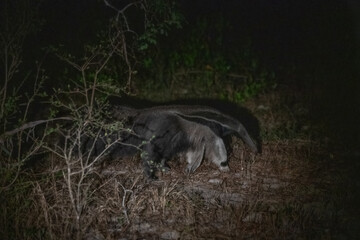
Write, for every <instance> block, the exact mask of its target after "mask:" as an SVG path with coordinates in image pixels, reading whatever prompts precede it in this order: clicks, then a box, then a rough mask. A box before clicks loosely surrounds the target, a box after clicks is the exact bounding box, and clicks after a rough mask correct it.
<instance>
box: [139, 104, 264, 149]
mask: <svg viewBox="0 0 360 240" xmlns="http://www.w3.org/2000/svg"><path fill="white" fill-rule="evenodd" d="M138 111H140V112H141V113H142V114H144V113H146V112H148V113H153V112H168V113H173V114H176V115H178V116H180V117H182V118H184V119H186V120H188V121H191V122H196V123H199V124H201V125H205V126H208V127H209V128H210V129H211V130H212V131H213V132H214V133H215V134H216V135H218V136H220V137H223V136H226V135H229V134H234V133H235V134H238V135H239V136H240V138H241V139H242V140H243V141H244V142H245V143H246V144H247V145H248V146H249V147H250V148H251V149H252V150H253V151H254V152H258V147H257V145H256V144H255V142H254V141H253V140H252V139H251V137H250V135H249V133H248V132H247V130H246V128H245V127H244V125H242V124H241V123H240V122H239V121H238V120H237V119H235V118H233V117H231V116H229V115H226V114H224V113H222V112H220V111H218V110H217V109H214V108H211V107H208V106H197V105H195V106H192V105H167V106H156V107H152V108H146V109H138Z"/></svg>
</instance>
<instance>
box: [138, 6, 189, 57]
mask: <svg viewBox="0 0 360 240" xmlns="http://www.w3.org/2000/svg"><path fill="white" fill-rule="evenodd" d="M144 8H145V11H147V13H148V14H146V15H145V26H144V27H145V31H144V33H143V34H142V35H140V37H139V39H138V49H139V50H140V51H145V50H148V49H149V48H150V47H151V46H154V45H156V44H157V43H158V39H159V36H167V35H168V32H169V31H170V30H171V29H173V28H181V27H182V22H183V16H182V15H181V13H180V12H178V11H176V9H177V8H176V2H175V1H173V0H171V1H168V0H153V1H147V2H146V4H144Z"/></svg>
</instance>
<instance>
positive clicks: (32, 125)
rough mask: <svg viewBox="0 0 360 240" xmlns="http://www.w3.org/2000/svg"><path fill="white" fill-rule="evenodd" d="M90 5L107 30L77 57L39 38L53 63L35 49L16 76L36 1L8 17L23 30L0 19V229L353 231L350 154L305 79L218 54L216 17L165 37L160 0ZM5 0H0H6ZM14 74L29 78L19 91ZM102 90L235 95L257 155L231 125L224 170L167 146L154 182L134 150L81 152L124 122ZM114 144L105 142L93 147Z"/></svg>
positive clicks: (194, 235)
mask: <svg viewBox="0 0 360 240" xmlns="http://www.w3.org/2000/svg"><path fill="white" fill-rule="evenodd" d="M6 2H9V1H6ZM21 2H24V3H30V1H26V0H23V1H21ZM102 4H103V6H105V7H107V8H108V9H111V10H112V11H114V12H113V14H114V18H113V19H112V20H111V21H110V22H108V28H107V29H103V32H102V33H106V34H103V35H106V36H107V37H106V38H104V37H102V38H101V37H100V39H99V38H97V39H96V40H94V42H96V43H95V44H94V43H91V44H90V43H89V44H84V45H86V46H85V47H84V49H83V52H82V55H81V57H80V56H78V55H79V54H74V55H72V54H69V53H68V52H67V51H66V50H64V48H63V46H55V47H54V46H52V47H49V46H46V47H47V50H46V51H47V54H48V55H51V56H52V57H53V58H56V61H57V65H56V68H62V69H61V70H60V72H62V73H61V74H59V72H58V71H57V72H53V71H52V69H51V68H50V69H45V67H44V62H46V61H45V60H44V61H39V62H37V64H36V67H35V68H34V69H35V71H30V72H29V74H23V69H22V61H21V58H22V51H21V50H22V49H23V47H24V41H25V39H26V36H27V35H29V34H33V33H34V32H36V30H37V29H36V28H34V25H33V24H35V23H36V26H40V25H39V23H40V22H41V21H39V20H38V19H37V18H36V11H37V10H38V9H35V10H34V11H30V12H26V11H25V10H29V9H32V8H29V6H28V5H26V4H24V5H23V6H22V7H24V9H23V11H24V12H26V13H29V14H25V15H22V16H23V17H24V19H26V20H27V21H19V22H13V23H14V25H13V26H14V29H17V27H18V28H19V29H23V30H22V33H23V34H24V36H23V35H21V36H18V35H16V34H13V32H12V31H11V30H9V29H10V28H8V27H7V26H9V21H2V23H1V24H2V25H1V27H2V28H1V33H2V35H1V36H6V37H2V38H1V54H2V55H3V56H5V61H4V62H3V66H4V69H5V71H4V76H5V84H4V85H3V86H1V89H0V99H1V105H0V124H1V131H0V133H1V134H0V147H1V155H0V238H1V239H88V240H90V239H92V240H95V239H96V240H102V239H333V238H335V239H355V238H356V237H358V236H359V231H358V216H359V214H360V212H359V208H356V207H354V206H356V204H358V200H359V196H358V194H357V193H358V191H357V187H358V185H357V184H358V182H357V180H356V179H357V178H356V174H357V169H358V168H359V164H358V163H357V162H356V161H355V158H356V152H353V151H351V150H349V149H346V148H344V145H343V144H338V142H335V141H334V140H333V139H332V135H331V134H328V133H327V130H328V128H325V126H324V124H321V123H320V122H319V121H314V119H313V114H312V113H313V111H314V109H316V107H317V106H314V105H313V104H314V102H313V99H311V98H309V97H306V96H310V95H311V94H312V93H313V92H316V90H313V89H309V88H306V87H304V86H301V84H299V85H297V84H283V83H282V82H281V81H280V80H279V79H278V78H277V76H276V75H275V74H274V73H273V72H272V71H270V70H268V69H266V68H265V67H263V66H261V62H260V60H258V58H257V57H256V55H255V54H254V53H252V51H251V47H250V46H249V43H246V44H243V45H242V46H240V47H239V48H238V49H235V50H234V51H231V52H228V51H227V50H226V49H223V46H224V44H223V43H224V41H225V38H224V36H223V34H224V32H226V31H229V29H230V28H231V26H229V23H227V22H226V20H225V19H224V18H223V16H217V17H216V19H210V18H206V17H204V18H200V19H198V21H197V22H198V24H197V25H195V26H186V25H185V26H186V27H187V28H190V27H192V28H191V29H190V30H189V29H186V31H185V32H186V33H187V34H188V35H185V36H184V37H183V38H181V39H179V41H171V37H173V36H174V35H172V33H173V32H172V31H180V30H179V28H181V26H183V24H184V21H183V17H182V16H181V15H180V14H179V13H178V12H177V11H176V8H175V3H174V2H172V1H163V0H156V1H151V3H150V1H145V0H144V1H143V0H141V1H137V2H132V3H131V4H129V5H126V6H123V7H122V8H118V6H113V5H112V4H111V2H110V1H106V0H104V1H103V2H102ZM6 6H7V7H8V8H7V9H6V10H7V11H9V12H11V9H12V10H14V9H16V8H12V7H14V6H13V5H11V4H8V5H6ZM2 9H5V8H2ZM128 9H132V11H134V12H135V13H136V14H139V13H141V14H142V15H141V20H143V21H142V23H143V24H144V25H142V26H141V27H139V26H137V25H136V24H134V25H131V24H128V22H127V21H128V20H129V21H130V20H131V19H132V18H131V17H130V16H131V13H128V12H127V10H128ZM12 14H15V16H16V14H19V13H18V12H13V13H12ZM127 14H129V15H127ZM132 14H134V13H132ZM3 16H7V15H3ZM9 16H10V15H9ZM138 16H140V15H138ZM24 22H26V23H27V24H24ZM133 26H136V27H134V28H132V27H133ZM213 26H215V28H214V29H215V30H210V29H211V28H212V27H213ZM138 28H139V29H140V30H139V29H138ZM176 29H177V30H176ZM212 31H215V32H212ZM15 32H16V31H15ZM209 33H211V34H215V35H216V36H217V37H216V38H211V37H212V35H211V36H209ZM175 36H178V35H175ZM166 39H170V41H166ZM15 40H16V41H15ZM160 46H166V48H165V47H164V48H160ZM65 49H66V48H65ZM164 49H165V50H164ZM139 63H141V64H140V66H139ZM45 65H46V64H45ZM24 67H25V66H24ZM52 67H54V66H52ZM18 72H20V73H18ZM56 74H58V75H56ZM26 81H28V82H26ZM291 81H292V79H290V80H289V82H291ZM18 83H21V84H18ZM46 83H48V85H50V88H49V87H48V85H47V84H46ZM19 86H20V87H19ZM24 86H26V87H28V86H32V87H31V88H27V89H31V90H30V91H25V90H24V89H25V87H24ZM21 92H26V93H25V94H20V93H21ZM110 95H122V96H124V95H130V96H132V97H135V98H137V99H148V100H152V101H154V102H164V101H172V100H176V99H193V98H203V99H208V98H210V99H218V100H222V101H228V102H231V103H232V104H236V105H240V104H241V105H242V106H243V107H245V108H247V109H249V110H250V111H251V112H252V113H253V114H254V116H255V117H256V118H257V119H258V120H259V122H260V127H261V138H262V153H261V154H254V153H251V152H249V151H247V148H246V147H245V146H244V144H243V143H242V142H241V141H240V140H239V139H237V138H236V137H233V138H232V139H231V140H232V141H231V143H230V145H229V167H230V169H231V170H230V171H229V172H226V173H223V172H220V171H219V170H218V169H216V168H215V167H213V166H211V165H207V164H205V163H203V164H202V165H201V166H200V167H199V168H198V169H197V170H196V172H195V173H193V174H190V175H188V174H186V173H185V171H184V170H185V165H186V163H185V162H184V159H183V158H182V157H181V156H179V157H177V158H176V159H173V160H172V161H171V162H170V167H171V170H170V171H169V172H161V173H160V176H159V180H156V181H155V180H149V179H147V178H146V177H145V174H144V173H143V168H142V166H141V160H140V156H135V157H132V158H124V159H116V160H112V161H110V160H108V159H107V157H106V151H103V152H101V153H99V154H98V156H97V157H95V158H91V157H90V154H89V152H91V151H92V150H93V149H94V148H95V146H94V145H90V146H89V151H88V152H85V153H84V152H83V151H82V150H80V148H81V146H82V143H83V141H84V139H85V137H86V138H89V137H90V138H92V139H95V140H96V139H98V138H99V137H100V136H101V134H103V133H106V134H109V135H111V134H112V133H114V132H119V131H127V132H130V133H131V129H125V128H124V126H123V124H122V122H121V121H118V122H114V121H112V119H111V117H110V115H109V105H108V102H107V99H108V97H109V96H110ZM40 110H41V111H40ZM220 110H221V109H220ZM106 134H105V136H106ZM119 142H121V138H119V139H111V141H107V142H106V147H105V150H106V149H109V148H111V147H112V146H113V145H114V144H115V143H119Z"/></svg>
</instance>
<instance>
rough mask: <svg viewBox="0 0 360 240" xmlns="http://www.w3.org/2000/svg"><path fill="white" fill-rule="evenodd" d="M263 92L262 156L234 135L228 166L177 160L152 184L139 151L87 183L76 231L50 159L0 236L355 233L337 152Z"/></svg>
mask: <svg viewBox="0 0 360 240" xmlns="http://www.w3.org/2000/svg"><path fill="white" fill-rule="evenodd" d="M264 98H266V99H268V100H269V99H270V100H269V101H268V102H267V103H268V105H266V106H265V105H264V106H265V109H264V108H262V107H261V108H260V109H259V108H258V106H259V103H258V102H256V101H253V102H251V103H248V107H249V108H251V109H252V110H253V111H254V112H255V113H256V114H257V116H258V117H259V119H260V121H261V122H262V125H263V129H264V134H265V139H264V142H263V153H262V154H261V155H257V156H254V155H252V153H249V152H247V151H246V148H245V147H244V146H243V144H242V142H241V141H239V140H236V139H234V141H233V145H234V146H233V152H232V153H231V154H230V156H229V165H230V169H231V170H230V172H227V173H222V172H219V171H218V170H217V169H216V168H215V167H214V166H211V165H208V164H202V165H201V166H200V168H199V169H198V170H197V171H196V172H195V173H194V174H192V175H186V174H185V172H184V169H185V163H183V162H181V161H176V160H174V161H172V162H170V166H171V171H170V172H167V173H160V176H159V177H160V180H158V181H149V180H147V179H146V178H145V177H144V174H143V173H142V167H141V163H140V160H139V158H138V157H135V158H130V159H119V160H118V161H114V162H106V163H103V164H98V165H97V166H96V168H94V171H93V172H92V173H91V174H90V175H89V177H88V178H87V179H86V180H85V181H84V182H83V184H82V195H81V197H82V198H83V201H82V202H83V203H84V206H83V209H82V210H81V214H80V217H81V219H80V221H79V224H80V225H79V226H78V227H77V226H76V225H75V223H76V222H77V219H74V218H75V215H74V210H73V209H72V207H71V206H72V204H71V199H70V198H69V192H68V189H67V186H66V182H65V181H64V179H63V176H62V174H61V171H62V166H61V160H59V159H53V160H52V161H49V162H51V164H47V166H46V167H42V168H41V169H42V170H41V173H39V172H38V173H37V174H32V175H31V176H29V177H28V181H29V182H30V183H31V184H29V185H28V186H27V187H26V189H27V190H26V191H25V190H24V192H23V193H24V195H23V196H18V195H16V194H13V195H11V196H16V197H13V198H12V199H18V202H17V204H20V202H21V201H24V200H25V199H27V201H26V202H27V204H28V207H27V208H24V209H19V210H18V211H16V212H14V213H13V214H10V213H9V212H7V216H10V217H9V220H11V223H17V224H18V225H19V224H21V226H20V225H19V226H12V227H11V228H10V227H9V224H6V223H5V222H4V220H2V222H1V224H2V226H5V227H6V229H5V230H2V232H1V233H2V234H3V236H7V237H13V238H23V239H72V238H76V237H77V238H79V239H333V238H335V239H337V238H351V236H353V235H351V234H350V233H349V232H348V231H347V228H346V227H347V224H348V221H347V220H346V219H347V218H346V216H345V214H346V213H345V212H344V211H345V210H344V209H345V208H344V207H343V205H342V202H343V201H345V200H344V199H345V196H344V195H343V193H344V192H345V191H346V190H344V189H343V188H342V187H343V186H344V185H343V183H346V181H345V180H344V177H345V175H346V174H345V172H344V171H346V170H344V168H340V167H339V166H340V165H338V163H339V162H337V161H336V160H338V159H337V155H336V154H335V153H331V154H330V153H329V152H328V151H326V150H325V148H324V146H323V144H322V143H321V141H315V140H311V136H309V135H308V134H306V131H308V128H304V127H303V126H304V125H307V124H308V123H306V122H303V123H299V122H298V121H299V119H300V118H299V117H298V116H297V115H294V112H296V111H297V110H295V111H290V110H289V108H288V107H286V106H283V107H279V104H284V103H283V102H282V99H281V98H279V97H278V96H276V95H271V96H264ZM263 100H264V99H259V100H258V101H259V102H262V103H263V102H264V101H263ZM298 111H299V112H300V115H301V114H302V111H303V110H301V111H300V110H298ZM291 115H292V116H291ZM301 124H303V126H301ZM281 126H282V128H283V129H281ZM289 126H290V127H289ZM284 128H285V129H284ZM286 128H290V129H286ZM278 129H281V132H280V133H279V132H276V131H278ZM304 129H305V130H304ZM304 131H305V132H304ZM286 134H288V135H286ZM294 136H297V137H294ZM334 154H335V155H334ZM347 197H348V196H347ZM7 202H9V201H7ZM14 204H15V205H16V203H14ZM1 207H2V209H3V210H2V211H4V207H5V208H6V207H7V209H8V211H11V210H14V209H15V208H14V207H13V208H9V206H6V205H5V206H4V203H3V204H2V206H1ZM2 229H4V228H2ZM6 230H7V232H6ZM10 231H13V232H10ZM349 234H350V235H349Z"/></svg>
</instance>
